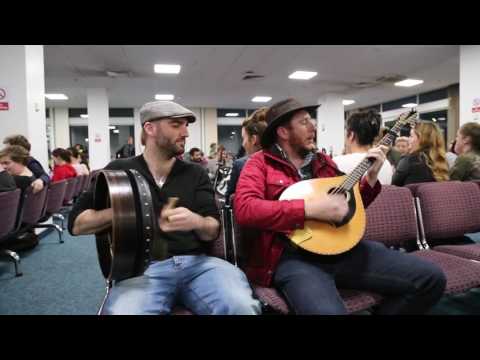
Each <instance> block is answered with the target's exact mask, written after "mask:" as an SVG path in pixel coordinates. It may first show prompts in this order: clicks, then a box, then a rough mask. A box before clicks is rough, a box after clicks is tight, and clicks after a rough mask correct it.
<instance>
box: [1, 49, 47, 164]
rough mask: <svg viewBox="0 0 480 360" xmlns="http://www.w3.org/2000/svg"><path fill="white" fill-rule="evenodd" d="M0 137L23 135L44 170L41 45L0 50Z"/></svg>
mask: <svg viewBox="0 0 480 360" xmlns="http://www.w3.org/2000/svg"><path fill="white" fill-rule="evenodd" d="M0 89H1V90H0V134H1V137H2V139H1V140H2V142H3V138H4V137H6V136H8V135H13V134H21V135H24V136H25V137H26V138H27V139H28V140H29V141H30V143H31V145H32V149H31V151H30V154H31V155H32V156H33V157H35V158H36V159H37V160H38V161H40V163H41V164H42V166H43V167H44V168H45V169H46V170H48V149H47V129H46V114H45V68H44V60H43V46H42V45H2V46H0Z"/></svg>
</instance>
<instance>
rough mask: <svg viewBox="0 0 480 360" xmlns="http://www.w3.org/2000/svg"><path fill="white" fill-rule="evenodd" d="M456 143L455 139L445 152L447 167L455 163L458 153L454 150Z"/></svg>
mask: <svg viewBox="0 0 480 360" xmlns="http://www.w3.org/2000/svg"><path fill="white" fill-rule="evenodd" d="M456 143H457V141H456V140H454V141H452V142H451V143H450V145H449V147H448V151H447V153H446V154H445V157H446V158H447V163H448V168H449V169H451V168H452V167H453V164H455V160H457V157H458V154H457V153H456V152H455V144H456Z"/></svg>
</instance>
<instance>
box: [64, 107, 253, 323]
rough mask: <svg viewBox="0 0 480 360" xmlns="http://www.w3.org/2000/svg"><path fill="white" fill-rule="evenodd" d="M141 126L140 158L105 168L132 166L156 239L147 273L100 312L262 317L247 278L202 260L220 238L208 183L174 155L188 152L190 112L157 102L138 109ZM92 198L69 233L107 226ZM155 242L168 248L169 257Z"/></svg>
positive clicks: (106, 213)
mask: <svg viewBox="0 0 480 360" xmlns="http://www.w3.org/2000/svg"><path fill="white" fill-rule="evenodd" d="M140 121H141V124H142V127H143V129H142V144H143V145H145V151H144V153H143V154H141V155H139V156H136V157H132V158H128V159H118V160H114V161H113V162H111V163H110V164H108V165H107V167H106V168H105V169H107V170H126V169H134V170H136V171H137V172H139V173H140V174H141V175H143V177H144V178H145V180H146V181H147V183H148V185H149V188H150V192H151V194H152V201H153V208H154V210H155V213H156V214H157V216H158V228H159V229H158V231H159V233H158V234H159V236H158V237H157V236H156V237H154V239H153V241H152V242H153V244H152V246H151V248H150V251H148V249H147V251H148V254H147V255H145V259H142V261H145V263H146V264H147V265H146V268H145V271H144V273H143V274H142V275H140V276H135V277H130V278H128V279H125V280H121V281H117V282H116V283H115V284H114V286H113V287H112V289H111V290H110V291H109V293H108V296H107V298H106V301H105V303H104V305H103V307H102V313H103V314H150V315H153V314H168V313H170V312H171V309H172V307H173V306H174V305H175V304H176V303H177V302H180V303H181V304H182V305H184V306H185V307H187V308H188V309H190V310H192V311H193V312H194V313H196V314H206V315H213V314H223V315H227V314H232V315H233V314H242V315H247V314H251V315H254V314H258V313H260V303H259V302H258V301H257V300H255V299H254V298H253V297H252V290H251V288H250V285H249V284H248V281H247V278H246V277H245V274H244V273H243V272H242V271H241V270H239V269H238V268H236V267H235V266H233V265H232V264H230V263H228V262H226V261H224V260H221V259H219V258H216V257H211V256H206V255H205V252H206V245H207V243H208V242H209V241H212V240H214V239H216V238H217V236H218V233H219V228H220V223H219V213H218V209H217V207H216V204H215V200H214V192H213V188H212V184H211V182H210V180H209V178H208V175H207V173H206V172H205V171H204V170H203V169H202V168H201V167H200V166H198V165H196V164H192V163H188V162H184V161H182V160H179V159H178V158H177V156H178V155H181V154H183V152H184V150H185V140H186V138H187V137H188V128H187V127H188V125H189V123H193V122H194V121H195V115H194V113H193V112H192V111H190V110H188V109H186V108H185V107H183V106H181V105H179V104H176V103H174V102H170V101H155V102H150V103H147V104H145V105H144V106H143V107H142V108H141V109H140ZM93 195H94V193H93V189H92V188H90V189H89V191H88V192H85V193H84V194H83V195H82V196H81V197H80V198H79V200H78V201H77V202H76V204H75V205H74V208H73V209H72V211H71V213H70V216H69V230H70V232H71V233H72V234H73V235H83V234H95V233H99V232H102V231H104V230H106V229H109V228H110V227H111V226H112V221H113V212H112V208H109V209H104V210H94V208H95V207H94V196H93ZM172 198H178V199H179V201H178V204H176V205H177V206H176V207H174V206H169V205H167V204H170V203H171V202H170V201H169V199H172ZM125 210H126V211H127V210H129V209H125ZM155 227H156V226H155V225H154V228H155ZM157 238H158V239H159V240H158V239H157ZM157 240H158V241H160V240H161V241H163V243H162V244H165V243H166V244H167V251H166V254H165V253H164V252H163V251H161V249H162V246H160V244H155V242H156V241H157ZM133 241H137V239H133Z"/></svg>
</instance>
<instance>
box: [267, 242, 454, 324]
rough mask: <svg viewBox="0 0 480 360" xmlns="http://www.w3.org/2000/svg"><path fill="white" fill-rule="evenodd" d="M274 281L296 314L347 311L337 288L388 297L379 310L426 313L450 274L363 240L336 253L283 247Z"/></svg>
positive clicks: (394, 312) (432, 265)
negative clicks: (316, 252) (329, 254)
mask: <svg viewBox="0 0 480 360" xmlns="http://www.w3.org/2000/svg"><path fill="white" fill-rule="evenodd" d="M274 285H275V287H277V289H279V290H280V291H281V292H282V293H283V294H284V296H285V297H286V299H287V302H288V303H289V304H290V306H291V307H292V308H293V310H294V312H295V313H296V314H325V315H326V314H346V313H347V310H346V308H345V305H344V303H343V301H342V298H341V297H340V295H339V293H338V290H337V287H339V288H342V289H356V290H368V291H372V292H375V293H378V294H381V295H383V296H385V299H384V300H383V301H382V303H381V304H380V305H379V308H378V311H376V313H377V314H422V313H425V312H427V311H428V310H429V308H430V307H432V306H433V305H434V304H435V303H436V302H437V301H438V300H439V299H440V297H441V296H442V294H443V292H444V290H445V285H446V278H445V275H444V274H443V271H442V270H441V269H440V268H439V267H438V266H436V265H435V264H432V263H430V262H428V261H425V260H423V259H420V258H418V257H416V256H414V255H411V254H407V253H402V252H400V251H397V250H391V249H388V248H387V247H385V246H384V245H383V244H381V243H378V242H373V241H361V242H360V243H359V244H358V245H357V246H355V247H354V248H353V249H352V250H350V251H348V252H347V253H344V254H341V255H334V256H323V255H316V254H312V253H307V252H306V251H303V250H299V251H297V252H289V251H285V253H284V254H283V255H282V258H281V259H280V263H279V265H278V268H277V271H276V273H275V276H274Z"/></svg>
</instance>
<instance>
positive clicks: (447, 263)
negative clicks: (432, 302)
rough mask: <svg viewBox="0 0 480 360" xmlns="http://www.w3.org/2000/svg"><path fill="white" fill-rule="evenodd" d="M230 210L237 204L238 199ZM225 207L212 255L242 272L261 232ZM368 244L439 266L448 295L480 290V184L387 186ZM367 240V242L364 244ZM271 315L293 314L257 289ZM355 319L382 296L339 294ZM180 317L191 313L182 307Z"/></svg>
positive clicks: (370, 212) (270, 291)
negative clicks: (475, 237)
mask: <svg viewBox="0 0 480 360" xmlns="http://www.w3.org/2000/svg"><path fill="white" fill-rule="evenodd" d="M230 203H231V204H234V196H233V197H232V201H231V202H230ZM217 204H218V205H220V204H222V206H221V215H222V233H221V234H220V236H219V238H218V239H217V240H216V241H214V242H213V243H212V247H211V252H210V254H211V255H213V256H218V257H221V258H224V259H226V260H228V261H230V262H231V263H232V264H234V265H236V266H239V267H240V268H241V267H242V264H243V263H244V261H245V258H246V257H248V242H249V240H251V239H254V238H255V237H256V234H257V230H254V229H246V228H242V227H240V226H239V225H238V224H237V223H236V222H235V218H234V216H233V209H232V207H231V206H230V205H226V204H224V202H223V201H222V200H221V199H217ZM366 212H367V226H366V231H365V234H364V237H363V239H368V240H371V241H379V242H382V243H384V244H385V245H386V246H388V247H390V248H393V249H397V250H399V251H406V252H408V253H410V254H411V255H412V256H418V257H421V258H423V259H425V260H426V261H430V262H433V263H435V264H437V265H438V266H439V267H440V268H441V269H442V270H443V271H444V273H445V275H446V278H447V285H446V290H445V293H446V294H455V293H461V292H464V291H467V290H469V289H471V288H475V287H478V286H480V244H475V243H473V242H472V241H469V240H468V238H466V237H465V236H464V235H465V234H468V233H474V232H480V182H458V181H449V182H440V183H421V184H415V185H410V186H407V187H397V186H393V185H390V186H383V188H382V192H381V193H380V194H379V195H378V197H377V198H376V199H375V201H374V202H373V203H372V204H371V205H370V206H369V207H368V208H367V210H366ZM363 239H362V240H363ZM252 288H253V289H254V292H255V295H256V296H257V297H258V298H259V299H260V300H261V302H262V303H263V305H264V309H265V310H266V311H272V312H275V313H280V314H289V313H291V312H292V309H290V307H289V305H288V304H287V302H286V301H285V299H284V298H283V296H282V295H281V294H280V293H279V292H278V291H277V290H276V289H274V288H273V287H272V288H266V287H261V286H258V285H256V284H252ZM339 292H340V294H341V296H342V298H343V300H344V303H345V305H346V308H347V309H348V311H349V312H350V313H354V312H359V311H364V310H369V309H371V308H372V307H373V306H375V305H378V304H379V303H380V302H381V301H382V296H381V295H380V294H375V293H372V292H367V291H358V290H355V289H339ZM174 313H175V314H185V313H188V311H187V310H185V309H182V308H180V307H178V308H176V309H175V310H174Z"/></svg>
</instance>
